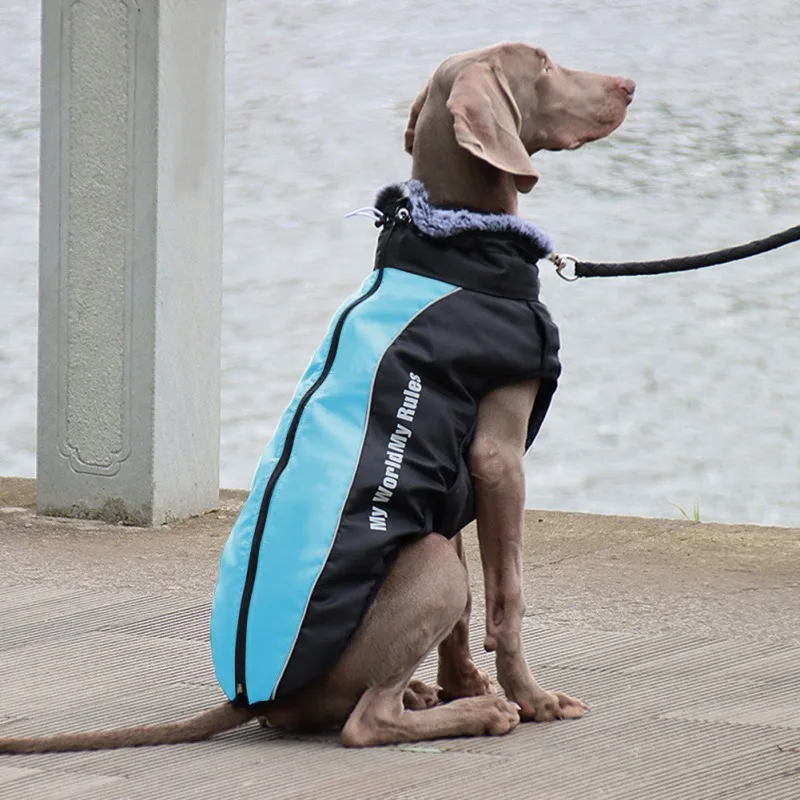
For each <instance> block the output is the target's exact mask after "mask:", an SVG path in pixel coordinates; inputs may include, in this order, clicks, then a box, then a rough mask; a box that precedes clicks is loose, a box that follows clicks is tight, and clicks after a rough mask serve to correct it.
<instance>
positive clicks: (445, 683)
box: [438, 661, 497, 702]
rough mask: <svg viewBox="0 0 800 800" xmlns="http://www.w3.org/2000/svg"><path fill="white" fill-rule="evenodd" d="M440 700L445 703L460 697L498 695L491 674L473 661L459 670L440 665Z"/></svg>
mask: <svg viewBox="0 0 800 800" xmlns="http://www.w3.org/2000/svg"><path fill="white" fill-rule="evenodd" d="M438 683H439V686H441V687H442V688H441V689H440V690H439V699H440V700H442V701H443V702H447V701H448V700H456V699H458V698H459V697H481V696H482V695H493V694H496V693H497V692H496V689H495V686H494V681H493V680H492V679H491V678H490V677H489V673H488V672H485V671H484V670H482V669H479V668H478V667H477V666H475V664H474V663H473V662H472V661H469V662H468V663H467V664H465V665H463V667H461V668H459V669H452V668H448V667H446V666H445V665H443V664H440V665H439V676H438Z"/></svg>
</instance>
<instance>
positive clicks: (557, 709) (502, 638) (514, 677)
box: [469, 381, 587, 722]
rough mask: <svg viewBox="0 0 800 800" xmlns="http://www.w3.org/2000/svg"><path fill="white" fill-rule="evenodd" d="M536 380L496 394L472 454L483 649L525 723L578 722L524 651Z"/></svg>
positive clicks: (482, 414) (577, 709) (575, 709)
mask: <svg viewBox="0 0 800 800" xmlns="http://www.w3.org/2000/svg"><path fill="white" fill-rule="evenodd" d="M538 388H539V382H538V381H529V382H526V383H522V384H517V385H515V386H510V387H505V388H503V389H498V390H496V391H495V392H492V393H491V394H489V395H487V396H486V397H485V398H484V399H483V401H482V402H481V405H480V408H479V410H478V425H477V429H476V432H475V438H474V440H473V443H472V447H471V449H470V454H469V460H470V471H471V473H472V479H473V483H474V486H475V496H476V513H477V521H478V541H479V544H480V551H481V561H482V564H483V575H484V584H485V591H486V639H485V641H484V646H485V648H486V650H488V651H493V652H494V653H495V658H496V665H497V680H498V682H499V683H500V685H501V686H502V687H503V690H504V691H505V693H506V696H507V697H508V699H509V700H513V701H514V702H516V703H517V704H518V705H519V707H520V716H521V718H522V719H523V720H535V721H537V722H545V721H549V720H553V719H563V718H567V717H580V716H582V715H583V714H584V712H585V711H586V710H587V706H585V704H584V703H582V702H581V701H580V700H576V699H574V698H572V697H569V696H568V695H566V694H563V693H562V692H548V691H545V690H544V689H542V687H541V686H539V684H538V683H537V682H536V680H535V679H534V677H533V674H532V673H531V670H530V667H529V666H528V663H527V661H526V659H525V653H524V651H523V648H522V618H523V616H524V614H525V600H524V597H523V592H522V554H523V539H522V537H523V527H524V517H523V515H524V511H523V509H524V505H525V473H524V469H523V464H522V457H523V455H524V452H525V438H526V435H527V429H528V419H529V418H530V414H531V409H532V408H533V402H534V400H535V398H536V392H537V390H538Z"/></svg>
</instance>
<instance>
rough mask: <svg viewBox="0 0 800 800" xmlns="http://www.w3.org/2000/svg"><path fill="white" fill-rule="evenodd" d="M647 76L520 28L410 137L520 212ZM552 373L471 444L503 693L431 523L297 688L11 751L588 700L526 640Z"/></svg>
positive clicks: (389, 729)
mask: <svg viewBox="0 0 800 800" xmlns="http://www.w3.org/2000/svg"><path fill="white" fill-rule="evenodd" d="M634 89H635V85H634V83H633V82H632V81H630V80H628V79H624V78H619V77H612V76H607V75H598V74H592V73H588V72H576V71H572V70H568V69H565V68H563V67H561V66H559V65H557V64H555V63H554V62H553V60H552V59H551V58H550V57H549V56H548V54H547V53H546V52H545V51H544V50H541V49H539V48H536V47H530V46H527V45H523V44H500V45H496V46H493V47H488V48H486V49H482V50H474V51H470V52H467V53H462V54H459V55H455V56H453V57H451V58H448V59H447V60H446V61H444V63H442V64H441V65H440V66H439V68H438V69H437V70H436V71H435V72H434V74H433V76H432V77H431V79H430V80H429V81H428V83H427V85H426V86H425V88H424V89H423V90H422V92H421V93H420V95H419V96H418V97H417V99H416V100H415V101H414V103H413V106H412V108H411V114H410V118H409V122H408V127H407V129H406V132H405V148H406V150H407V151H408V152H409V153H410V154H411V155H412V158H413V168H412V174H413V178H414V179H416V180H418V181H420V182H421V183H422V184H424V186H425V187H426V189H427V192H428V196H429V200H430V203H431V204H432V205H433V206H435V207H438V208H447V209H469V210H470V211H471V212H478V213H488V214H501V215H515V214H516V212H517V195H518V193H519V192H529V191H530V190H531V189H532V188H533V187H534V185H535V184H536V182H537V180H538V177H539V176H538V174H537V172H536V170H535V169H534V167H533V165H532V163H531V161H530V155H531V154H533V153H536V152H537V151H539V150H574V149H575V148H578V147H580V146H581V145H582V144H585V143H586V142H590V141H593V140H596V139H601V138H603V137H605V136H608V135H609V134H610V133H611V132H612V131H614V130H615V129H616V128H617V127H618V126H619V125H620V124H621V123H622V121H623V120H624V118H625V115H626V111H627V108H628V105H629V104H630V102H631V100H632V99H633V93H634ZM412 385H413V378H412ZM540 385H541V382H540V381H539V380H526V381H524V382H521V383H516V384H514V385H507V386H503V387H501V388H495V389H493V390H492V391H490V392H489V393H488V394H486V395H485V396H484V397H482V398H481V399H480V403H479V405H478V406H477V419H476V420H475V421H474V435H473V436H472V439H471V444H470V446H469V451H468V453H466V454H465V458H466V462H467V465H468V469H469V473H468V474H469V475H470V476H471V481H472V490H473V492H474V513H475V516H476V517H477V525H478V539H479V544H480V552H481V560H482V565H483V573H484V579H485V581H484V582H485V591H486V637H485V641H484V646H485V648H486V650H487V651H493V652H494V653H495V656H496V671H497V681H498V683H499V684H500V686H501V687H502V689H503V692H504V694H505V697H501V696H499V695H498V694H496V693H495V688H494V685H493V682H492V680H491V679H490V678H489V676H488V675H487V674H486V673H485V672H483V671H482V670H480V669H478V668H477V667H476V665H475V663H474V662H473V660H472V657H471V655H470V649H469V642H468V632H469V616H470V608H471V602H470V589H469V581H468V576H467V570H466V562H465V559H464V554H463V548H462V545H461V540H460V534H458V535H456V536H455V537H454V538H451V539H448V538H446V537H445V536H442V535H440V534H439V533H430V534H428V535H424V536H418V537H416V538H412V539H411V540H410V543H408V544H406V545H405V546H403V547H402V548H400V549H399V553H397V555H396V558H395V559H394V561H393V562H392V565H391V567H390V568H389V571H388V575H387V576H386V578H385V580H384V581H383V582H382V584H381V586H380V589H379V590H378V591H377V594H376V595H375V597H374V599H373V600H372V602H371V604H370V605H369V607H368V610H367V612H366V614H365V615H364V617H363V620H362V621H361V624H360V625H359V626H358V628H357V630H356V632H355V635H353V636H352V638H351V639H350V640H349V643H348V644H347V646H346V648H345V649H344V651H343V654H342V655H341V656H340V657H339V659H338V661H336V662H335V665H334V666H333V667H332V668H331V669H329V670H328V671H327V672H326V673H325V674H323V675H322V676H321V677H320V679H319V680H315V681H312V682H311V683H309V684H308V685H306V686H305V687H304V688H302V689H300V690H299V691H296V692H294V693H292V694H290V695H289V696H288V697H284V698H280V699H276V700H274V701H269V702H264V703H258V704H256V705H244V706H243V705H241V704H236V703H232V702H226V703H224V704H222V705H220V706H218V707H216V708H213V709H211V710H209V711H207V712H204V713H201V714H199V715H197V716H195V717H192V718H190V719H187V720H183V721H180V722H174V723H167V724H160V725H150V726H144V727H138V728H125V729H117V730H112V731H96V732H88V733H76V734H58V735H54V736H43V737H25V738H23V737H0V752H4V753H30V752H53V751H62V750H84V749H103V748H112V747H126V746H139V745H152V744H167V743H178V742H188V741H199V740H202V739H206V738H208V737H210V736H212V735H214V734H216V733H220V732H222V731H225V730H228V729H231V728H234V727H236V726H238V725H241V724H243V723H245V722H247V721H249V720H252V719H254V718H259V719H260V720H261V722H262V724H264V725H269V726H271V727H277V728H283V729H288V730H309V729H316V730H319V729H326V728H340V729H341V741H342V743H343V744H344V745H347V746H369V745H385V744H392V743H398V742H411V741H418V740H424V739H433V738H439V737H450V736H479V735H485V734H492V735H498V734H505V733H508V732H509V731H511V730H513V729H514V728H515V727H516V726H517V725H518V724H519V722H520V721H536V722H547V721H551V720H559V719H569V718H573V719H574V718H577V717H581V716H582V715H583V714H584V713H585V711H586V710H587V706H586V705H585V704H584V703H583V702H581V701H580V700H577V699H575V698H573V697H570V696H569V695H567V694H564V693H562V692H559V691H547V690H545V689H543V688H542V687H540V686H539V685H538V684H537V682H536V681H535V679H534V677H533V675H532V673H531V670H530V668H529V666H528V664H527V662H526V660H525V655H524V651H523V647H522V640H521V622H522V617H523V614H524V611H525V603H524V598H523V592H522V534H523V503H524V475H523V464H522V458H523V454H524V451H525V449H526V446H527V444H529V441H528V440H527V439H526V436H527V435H528V431H529V420H530V418H531V414H532V409H533V408H534V403H535V401H536V396H537V391H539V389H540ZM409 435H410V434H409ZM387 463H389V462H388V461H387ZM378 527H380V525H378ZM367 533H369V531H367ZM454 545H455V546H454ZM435 648H438V655H439V669H438V684H439V686H438V687H429V686H426V685H424V684H423V683H421V682H419V681H415V680H412V676H413V675H414V673H415V671H416V670H417V668H418V667H419V665H420V663H421V661H422V660H423V659H424V658H425V657H426V656H427V655H428V654H429V653H430V652H432V651H433V650H434V649H435Z"/></svg>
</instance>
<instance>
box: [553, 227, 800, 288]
mask: <svg viewBox="0 0 800 800" xmlns="http://www.w3.org/2000/svg"><path fill="white" fill-rule="evenodd" d="M797 241H800V225H795V227H793V228H787V229H786V230H785V231H781V232H780V233H774V234H773V235H772V236H767V237H766V238H765V239H756V240H755V241H753V242H748V243H747V244H740V245H736V246H735V247H728V248H726V249H725V250H714V251H713V252H711V253H702V254H700V255H696V256H684V257H682V258H666V259H662V260H661V261H624V262H621V263H609V264H606V263H595V262H594V261H579V260H578V259H577V258H575V256H570V255H567V254H566V253H565V254H563V255H559V254H558V253H550V255H549V256H547V258H548V259H549V260H550V261H552V262H553V263H554V264H555V265H556V272H557V273H558V275H559V277H561V278H563V279H564V280H565V281H570V282H571V281H577V280H578V278H609V277H617V276H624V275H663V274H664V273H667V272H686V271H687V270H690V269H701V268H702V267H714V266H716V265H717V264H727V263H728V262H729V261H739V260H740V259H742V258H750V256H757V255H759V253H766V252H768V251H769V250H775V249H776V248H778V247H783V246H784V245H787V244H791V243H792V242H797ZM570 264H572V265H573V268H574V274H573V275H572V276H570V275H567V274H566V270H567V268H568V267H569V265H570Z"/></svg>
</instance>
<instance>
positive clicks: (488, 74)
mask: <svg viewBox="0 0 800 800" xmlns="http://www.w3.org/2000/svg"><path fill="white" fill-rule="evenodd" d="M447 108H448V110H449V111H450V113H451V114H452V115H453V128H454V130H455V134H456V141H457V142H458V143H459V145H460V146H461V147H463V148H464V149H465V150H467V151H468V152H470V153H472V155H474V156H476V157H477V158H480V159H482V160H483V161H486V162H487V163H488V164H491V165H492V166H493V167H497V169H499V170H502V171H503V172H507V173H508V174H509V175H513V176H514V183H515V185H516V187H517V191H519V192H522V193H526V192H529V191H530V190H531V189H533V187H534V186H535V185H536V181H538V180H539V173H538V172H537V171H536V170H535V169H534V168H533V164H531V159H530V156H529V155H528V151H527V150H526V149H525V145H524V144H523V143H522V139H520V135H519V132H520V126H521V121H522V118H521V114H520V111H519V107H518V106H517V103H516V101H515V100H514V96H513V95H512V94H511V87H510V86H509V85H508V81H507V80H506V76H505V75H504V74H503V71H502V69H501V68H500V66H499V65H498V64H496V63H491V62H486V61H476V62H473V63H472V64H470V65H469V66H468V67H465V68H464V69H462V70H461V72H460V73H459V74H458V77H457V78H456V79H455V82H454V83H453V88H452V89H451V91H450V98H449V99H448V101H447Z"/></svg>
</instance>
